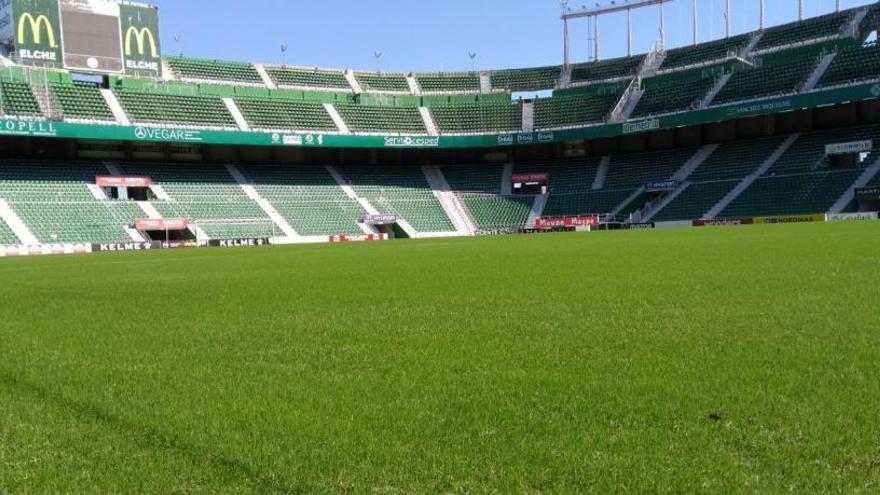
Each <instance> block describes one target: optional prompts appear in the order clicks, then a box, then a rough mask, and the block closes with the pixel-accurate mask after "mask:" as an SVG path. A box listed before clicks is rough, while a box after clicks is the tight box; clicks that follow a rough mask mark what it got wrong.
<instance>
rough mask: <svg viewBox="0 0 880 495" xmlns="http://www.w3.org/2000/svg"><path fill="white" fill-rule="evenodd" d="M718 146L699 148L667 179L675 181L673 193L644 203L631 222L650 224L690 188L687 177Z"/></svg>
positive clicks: (711, 145)
mask: <svg viewBox="0 0 880 495" xmlns="http://www.w3.org/2000/svg"><path fill="white" fill-rule="evenodd" d="M718 146H719V145H717V144H710V145H706V146H703V147H702V148H700V149H699V150H698V151H697V152H696V153H695V154H694V156H692V157H691V158H690V159H689V160H688V161H686V162H685V163H684V165H682V166H681V168H680V169H678V170H677V171H676V172H675V173H674V174H672V176H671V177H669V179H670V180H674V181H677V182H678V183H679V186H678V187H677V188H676V189H675V190H674V191H671V192H669V193H667V194H664V195H662V196H660V197H659V198H658V199H656V200H654V201H650V202H648V203H646V204H645V206H644V207H642V209H640V210H639V211H637V212H635V213H633V217H632V219H631V221H632V222H650V221H651V220H652V219H653V217H654V215H656V214H657V213H659V212H660V211H662V210H663V208H666V206H667V205H669V204H670V203H672V202H673V201H674V200H675V198H677V197H678V196H679V195H680V194H681V193H682V192H683V191H684V190H685V189H687V188H688V187H690V185H691V183H690V182H688V180H687V179H688V177H690V175H691V174H692V173H693V172H694V171H695V170H696V169H697V168H698V167H699V166H700V165H702V164H703V163H704V162H705V161H706V160H707V159H708V158H709V157H710V156H711V155H712V153H714V152H715V150H717V149H718Z"/></svg>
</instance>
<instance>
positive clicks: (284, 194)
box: [239, 165, 367, 236]
mask: <svg viewBox="0 0 880 495" xmlns="http://www.w3.org/2000/svg"><path fill="white" fill-rule="evenodd" d="M239 168H240V170H241V172H242V173H243V174H244V175H245V176H246V177H247V178H248V179H249V180H251V181H252V182H253V184H254V187H255V188H256V190H257V192H258V193H259V194H260V196H262V197H264V198H266V200H268V201H269V203H271V204H272V206H273V207H274V208H275V210H277V211H278V213H279V214H280V215H281V216H282V217H284V219H285V220H287V223H289V224H290V226H291V227H293V229H294V230H296V232H297V233H298V234H300V235H305V236H324V235H343V234H362V233H363V232H362V231H361V229H360V228H359V227H358V222H360V221H361V219H362V218H363V216H364V215H366V213H367V212H366V211H364V209H363V207H361V205H360V204H359V203H358V202H357V201H355V200H353V199H351V198H349V197H348V196H346V195H345V192H344V191H343V190H342V188H341V187H339V184H337V183H336V181H335V180H334V179H333V177H332V176H331V175H330V172H329V171H327V169H326V168H325V167H321V166H297V167H283V166H271V165H263V166H260V165H249V166H246V167H239Z"/></svg>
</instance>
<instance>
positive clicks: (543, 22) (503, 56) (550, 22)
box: [151, 0, 873, 71]
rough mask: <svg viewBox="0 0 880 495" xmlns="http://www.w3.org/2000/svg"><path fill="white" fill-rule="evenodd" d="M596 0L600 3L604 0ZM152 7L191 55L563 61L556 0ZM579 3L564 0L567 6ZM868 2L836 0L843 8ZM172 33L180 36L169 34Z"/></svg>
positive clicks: (782, 17) (719, 27) (719, 11)
mask: <svg viewBox="0 0 880 495" xmlns="http://www.w3.org/2000/svg"><path fill="white" fill-rule="evenodd" d="M596 1H601V2H602V3H603V4H604V3H608V2H609V0H593V3H595V2H596ZM151 3H154V4H156V5H159V7H160V12H161V22H162V39H163V44H164V47H163V49H164V51H165V53H180V52H182V53H184V54H185V55H187V56H193V57H200V58H217V59H225V60H244V61H256V62H266V63H281V61H282V54H281V50H280V46H281V44H282V43H284V44H287V45H288V47H289V48H288V52H287V54H286V55H285V61H286V63H288V64H291V65H304V66H309V67H313V66H320V67H333V68H354V69H375V67H376V62H375V59H374V58H373V53H374V51H381V52H382V53H383V56H382V61H381V69H382V70H383V71H438V70H441V68H442V69H444V70H447V71H452V70H470V68H471V61H470V59H469V57H468V52H469V51H473V52H476V53H477V60H476V64H477V68H478V69H497V68H513V67H533V66H540V65H557V64H560V63H561V62H562V23H561V21H560V20H559V14H560V10H561V9H560V6H559V2H558V0H433V1H430V0H428V1H425V0H406V1H404V0H359V1H357V2H355V1H352V0H321V1H304V0H210V1H209V0H152V2H151ZM583 3H586V2H577V1H575V0H572V2H571V6H572V7H574V6H579V5H582V4H583ZM869 3H873V0H842V5H843V8H851V7H856V6H859V5H866V4H869ZM731 4H732V11H733V15H732V18H733V23H732V26H733V32H734V33H735V34H736V33H742V32H746V31H753V30H755V29H757V28H758V25H759V16H758V5H759V0H731ZM697 5H698V10H699V17H700V23H699V39H700V40H701V41H707V40H711V39H716V38H719V37H723V36H724V18H723V11H724V5H725V0H697ZM797 5H798V2H797V0H766V22H767V24H768V25H774V24H781V23H784V22H790V21H793V20H796V19H797ZM804 5H805V11H806V15H807V16H815V15H819V14H823V13H827V12H831V11H833V10H834V5H835V0H804ZM691 8H692V7H691V0H673V1H672V3H670V4H667V6H666V7H665V9H666V10H665V12H666V22H667V28H666V30H667V47H675V46H680V45H682V44H688V43H690V42H691V40H692V30H691ZM624 19H625V17H624V16H623V15H622V14H621V15H616V16H608V17H605V18H603V20H602V24H601V34H602V36H601V37H602V47H601V49H600V53H601V56H602V58H611V57H614V56H621V55H625V54H626V32H625V22H624ZM658 26H659V14H658V8H657V7H650V8H647V9H643V10H642V11H639V12H634V13H633V45H634V49H635V51H637V52H645V51H648V50H649V49H650V48H651V46H652V45H653V44H654V43H655V41H656V40H657V39H658V38H659V29H658ZM175 34H180V35H181V40H180V42H175V41H174V35H175ZM571 39H572V61H581V60H586V59H587V57H588V46H589V45H590V43H589V42H588V35H587V27H586V24H585V23H584V22H580V23H577V24H574V25H572V30H571Z"/></svg>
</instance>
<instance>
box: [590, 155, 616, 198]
mask: <svg viewBox="0 0 880 495" xmlns="http://www.w3.org/2000/svg"><path fill="white" fill-rule="evenodd" d="M610 164H611V157H610V156H603V157H602V158H600V159H599V166H598V168H596V177H595V179H593V186H592V187H593V190H594V191H597V190H599V189H602V188H603V187H605V178H606V177H608V166H609V165H610Z"/></svg>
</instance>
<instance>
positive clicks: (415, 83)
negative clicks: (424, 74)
mask: <svg viewBox="0 0 880 495" xmlns="http://www.w3.org/2000/svg"><path fill="white" fill-rule="evenodd" d="M406 84H407V85H408V86H409V92H410V93H412V94H414V95H420V94H422V88H421V87H419V80H418V79H416V76H414V75H412V74H407V75H406Z"/></svg>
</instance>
